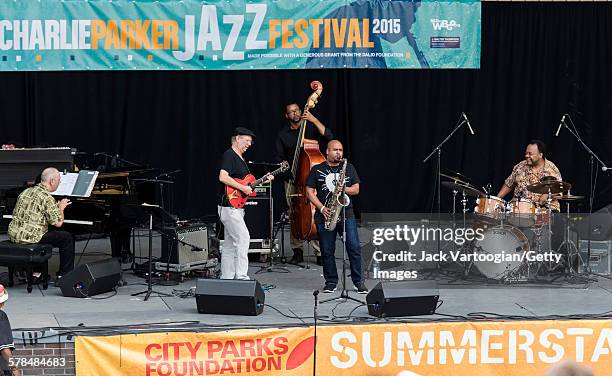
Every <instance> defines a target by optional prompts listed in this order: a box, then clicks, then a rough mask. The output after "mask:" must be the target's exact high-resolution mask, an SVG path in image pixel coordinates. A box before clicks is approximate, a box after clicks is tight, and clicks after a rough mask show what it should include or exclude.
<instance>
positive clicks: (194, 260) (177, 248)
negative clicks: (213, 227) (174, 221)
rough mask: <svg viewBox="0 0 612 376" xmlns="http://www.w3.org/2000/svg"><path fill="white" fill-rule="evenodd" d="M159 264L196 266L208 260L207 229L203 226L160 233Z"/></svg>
mask: <svg viewBox="0 0 612 376" xmlns="http://www.w3.org/2000/svg"><path fill="white" fill-rule="evenodd" d="M162 235H163V237H162V253H161V258H160V260H159V261H160V262H161V263H163V264H164V266H165V263H167V262H168V254H170V264H179V265H188V266H196V265H200V264H206V261H207V260H208V250H209V248H208V229H207V228H206V226H204V225H194V226H186V227H178V228H172V229H168V230H164V231H162Z"/></svg>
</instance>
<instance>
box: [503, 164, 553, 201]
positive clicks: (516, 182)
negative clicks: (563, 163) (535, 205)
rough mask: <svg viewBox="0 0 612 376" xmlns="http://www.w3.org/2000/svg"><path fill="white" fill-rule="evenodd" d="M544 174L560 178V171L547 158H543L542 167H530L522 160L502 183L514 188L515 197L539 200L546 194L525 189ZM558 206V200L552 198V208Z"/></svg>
mask: <svg viewBox="0 0 612 376" xmlns="http://www.w3.org/2000/svg"><path fill="white" fill-rule="evenodd" d="M544 176H554V177H555V178H557V180H561V172H559V169H558V168H557V166H555V164H554V163H552V162H551V161H549V160H548V159H545V160H544V167H543V168H542V169H539V168H538V169H534V168H531V167H530V166H529V165H528V164H527V161H522V162H520V163H518V164H517V165H516V166H514V168H513V169H512V173H511V174H510V176H508V178H507V179H506V181H505V182H504V184H506V186H508V188H514V198H515V199H520V198H526V199H528V200H531V201H535V202H539V200H540V198H541V197H542V196H546V195H545V194H538V193H533V192H530V191H528V190H527V186H528V185H530V184H535V183H538V182H539V181H540V179H541V178H543V177H544ZM559 208H560V206H559V201H557V200H553V202H552V209H553V210H556V211H559Z"/></svg>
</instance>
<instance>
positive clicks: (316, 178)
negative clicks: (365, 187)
mask: <svg viewBox="0 0 612 376" xmlns="http://www.w3.org/2000/svg"><path fill="white" fill-rule="evenodd" d="M341 168H342V164H339V165H338V166H334V167H332V166H330V165H328V164H327V162H323V163H321V164H318V165H316V166H314V167H313V168H312V169H311V170H310V175H308V180H306V186H308V187H310V188H314V189H316V190H317V198H318V199H319V201H321V203H322V204H323V205H325V202H326V201H327V199H328V198H330V197H331V196H332V194H333V193H334V190H335V189H336V179H337V178H338V175H340V170H341ZM344 181H345V186H346V187H350V186H352V185H353V184H357V183H359V176H357V171H355V167H353V165H352V164H350V163H347V165H346V173H345V176H344ZM349 197H350V196H349ZM350 199H351V202H350V204H349V205H348V206H347V207H346V209H345V210H346V218H354V217H355V214H354V213H353V197H350ZM340 218H342V213H340ZM314 220H315V223H325V218H324V217H323V214H321V212H320V211H319V210H317V211H316V212H315V216H314Z"/></svg>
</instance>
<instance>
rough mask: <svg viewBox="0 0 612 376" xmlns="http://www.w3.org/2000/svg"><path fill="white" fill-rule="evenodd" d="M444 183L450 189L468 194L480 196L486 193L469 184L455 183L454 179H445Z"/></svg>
mask: <svg viewBox="0 0 612 376" xmlns="http://www.w3.org/2000/svg"><path fill="white" fill-rule="evenodd" d="M442 185H443V186H445V187H446V188H449V189H453V190H456V191H459V192H465V194H466V195H468V196H474V197H479V196H482V195H484V193H482V192H480V191H479V190H478V189H476V188H475V187H473V186H471V185H469V184H461V183H455V182H452V181H443V182H442Z"/></svg>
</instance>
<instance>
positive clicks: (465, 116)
mask: <svg viewBox="0 0 612 376" xmlns="http://www.w3.org/2000/svg"><path fill="white" fill-rule="evenodd" d="M461 115H463V118H464V119H465V122H466V123H467V126H468V128H469V129H470V133H471V134H474V130H473V129H472V126H471V125H470V121H469V120H468V118H467V115H466V114H465V112H462V113H461Z"/></svg>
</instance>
